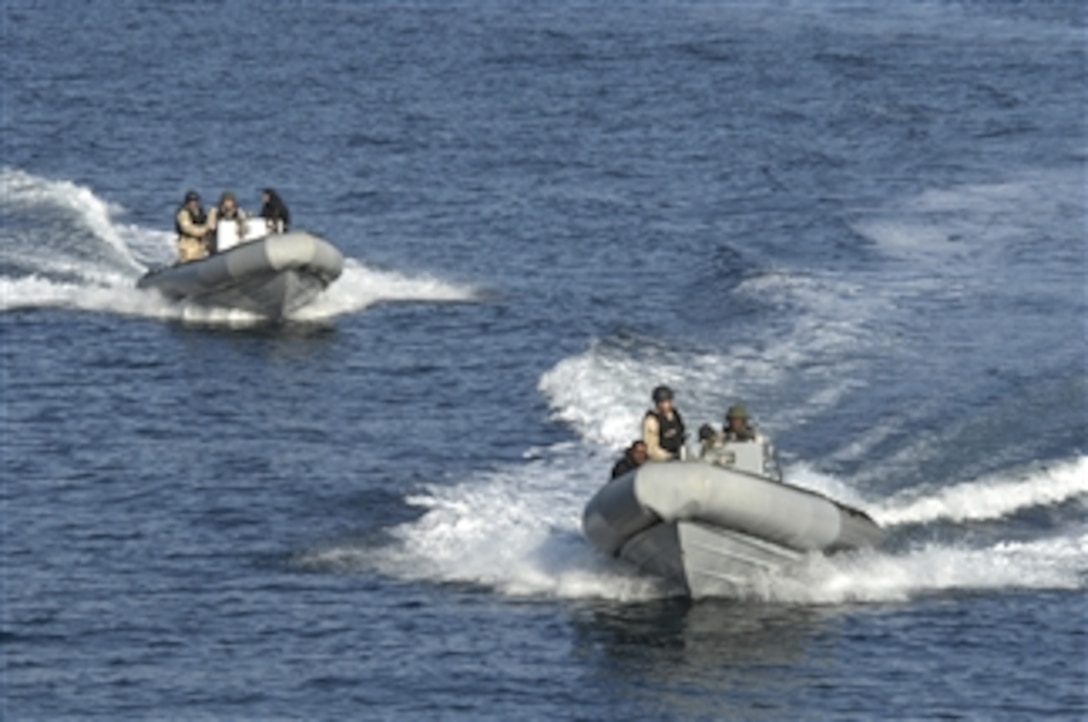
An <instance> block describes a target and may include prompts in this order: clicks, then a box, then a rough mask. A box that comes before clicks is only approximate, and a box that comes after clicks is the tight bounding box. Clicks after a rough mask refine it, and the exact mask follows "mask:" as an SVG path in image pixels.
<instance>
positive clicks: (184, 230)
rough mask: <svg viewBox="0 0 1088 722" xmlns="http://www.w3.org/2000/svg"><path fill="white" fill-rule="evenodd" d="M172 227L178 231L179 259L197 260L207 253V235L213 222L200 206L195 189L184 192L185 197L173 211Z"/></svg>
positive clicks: (185, 261)
mask: <svg viewBox="0 0 1088 722" xmlns="http://www.w3.org/2000/svg"><path fill="white" fill-rule="evenodd" d="M174 228H175V229H177V232H178V238H177V241H176V243H177V249H178V260H179V261H181V262H182V263H188V262H189V261H199V260H200V259H201V258H204V256H206V255H208V236H209V235H210V234H211V232H212V229H214V228H215V224H214V222H213V221H210V220H209V218H208V214H207V213H205V212H204V209H203V208H201V207H200V194H199V193H197V192H196V191H189V192H188V193H186V194H185V199H184V200H183V201H182V202H181V205H180V206H178V209H177V211H176V212H175V213H174Z"/></svg>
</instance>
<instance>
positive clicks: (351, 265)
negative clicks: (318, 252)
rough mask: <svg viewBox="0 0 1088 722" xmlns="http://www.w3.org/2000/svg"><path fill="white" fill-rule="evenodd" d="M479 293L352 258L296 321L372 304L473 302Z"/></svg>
mask: <svg viewBox="0 0 1088 722" xmlns="http://www.w3.org/2000/svg"><path fill="white" fill-rule="evenodd" d="M479 297H480V292H479V291H478V290H477V289H475V288H473V287H471V286H462V285H457V284H453V283H448V282H446V281H442V280H440V279H438V278H434V277H432V276H426V275H423V276H407V275H404V274H402V273H397V272H396V271H383V270H378V269H375V268H371V267H369V266H367V265H366V264H364V263H362V262H361V261H358V260H356V259H353V258H348V259H346V260H345V262H344V272H343V274H342V275H341V276H340V278H339V279H338V280H337V281H336V282H335V283H334V284H333V285H332V286H330V287H329V288H328V290H327V291H325V293H324V294H322V295H321V296H320V297H318V299H317V301H315V302H314V303H313V304H311V305H309V306H307V307H305V308H303V309H301V310H300V311H299V312H298V313H297V314H296V315H295V318H296V319H297V320H318V319H325V318H331V317H334V316H341V315H344V314H349V313H355V312H358V311H362V310H363V309H366V308H367V307H369V306H372V305H374V304H375V303H383V302H398V301H399V302H404V301H416V302H432V303H454V302H467V301H474V300H477V299H478V298H479Z"/></svg>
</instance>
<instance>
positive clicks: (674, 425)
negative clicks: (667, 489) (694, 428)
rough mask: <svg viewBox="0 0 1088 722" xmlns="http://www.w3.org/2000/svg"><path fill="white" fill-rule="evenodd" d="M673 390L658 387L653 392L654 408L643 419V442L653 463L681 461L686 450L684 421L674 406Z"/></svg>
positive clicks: (666, 387)
mask: <svg viewBox="0 0 1088 722" xmlns="http://www.w3.org/2000/svg"><path fill="white" fill-rule="evenodd" d="M672 397H673V394H672V389H670V388H669V387H668V386H658V387H657V388H655V389H654V392H653V401H654V408H652V409H650V410H649V411H647V412H646V416H644V417H643V419H642V440H643V441H644V442H645V443H646V453H647V455H648V456H649V458H650V459H651V460H653V461H672V460H673V459H679V458H680V454H681V451H682V450H683V448H684V440H685V438H686V437H685V435H684V419H683V418H682V417H681V416H680V412H679V411H678V410H676V409H675V408H674V407H673V405H672Z"/></svg>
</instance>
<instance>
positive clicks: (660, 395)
mask: <svg viewBox="0 0 1088 722" xmlns="http://www.w3.org/2000/svg"><path fill="white" fill-rule="evenodd" d="M653 399H654V403H655V404H660V403H661V402H662V401H672V389H670V388H669V387H668V386H658V387H657V388H656V389H654V393H653Z"/></svg>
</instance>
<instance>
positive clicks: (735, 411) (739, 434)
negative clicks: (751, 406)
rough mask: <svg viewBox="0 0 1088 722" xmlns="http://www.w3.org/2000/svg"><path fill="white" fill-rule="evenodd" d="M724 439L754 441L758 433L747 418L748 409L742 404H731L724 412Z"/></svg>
mask: <svg viewBox="0 0 1088 722" xmlns="http://www.w3.org/2000/svg"><path fill="white" fill-rule="evenodd" d="M722 436H723V440H724V441H756V440H758V437H759V435H758V434H757V433H756V430H755V429H754V428H752V425H751V423H750V422H749V420H748V410H747V409H746V408H744V404H733V405H732V406H730V407H729V410H728V411H726V412H725V425H724V426H723V427H722Z"/></svg>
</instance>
